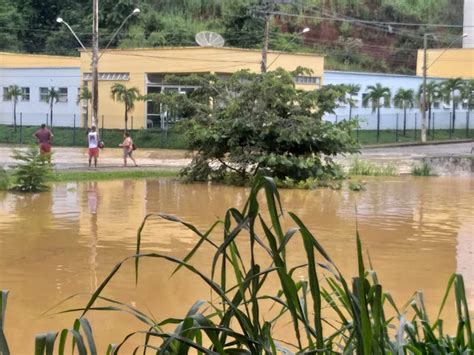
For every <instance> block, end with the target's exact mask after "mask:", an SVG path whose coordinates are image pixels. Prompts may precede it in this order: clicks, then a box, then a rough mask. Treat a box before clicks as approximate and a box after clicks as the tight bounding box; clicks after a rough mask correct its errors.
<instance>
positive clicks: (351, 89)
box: [346, 84, 360, 121]
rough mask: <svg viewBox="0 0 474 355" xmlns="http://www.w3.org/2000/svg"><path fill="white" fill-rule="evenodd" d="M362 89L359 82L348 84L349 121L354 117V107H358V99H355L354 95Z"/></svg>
mask: <svg viewBox="0 0 474 355" xmlns="http://www.w3.org/2000/svg"><path fill="white" fill-rule="evenodd" d="M359 91H360V85H358V84H348V85H346V93H347V95H349V99H347V103H348V104H349V121H350V120H351V118H352V108H353V107H356V103H357V101H356V100H354V96H357V95H358V94H359Z"/></svg>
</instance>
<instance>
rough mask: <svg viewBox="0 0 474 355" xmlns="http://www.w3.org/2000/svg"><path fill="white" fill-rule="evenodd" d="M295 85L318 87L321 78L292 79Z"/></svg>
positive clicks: (300, 77) (298, 77)
mask: <svg viewBox="0 0 474 355" xmlns="http://www.w3.org/2000/svg"><path fill="white" fill-rule="evenodd" d="M294 82H295V84H302V85H318V86H319V84H320V83H321V78H320V77H317V76H302V75H300V76H297V77H295V78H294Z"/></svg>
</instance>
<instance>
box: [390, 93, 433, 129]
mask: <svg viewBox="0 0 474 355" xmlns="http://www.w3.org/2000/svg"><path fill="white" fill-rule="evenodd" d="M393 103H394V104H395V107H397V108H401V109H402V110H403V134H404V135H405V134H406V130H407V109H410V108H413V107H414V106H415V92H414V91H413V90H412V89H404V88H400V89H398V91H397V93H396V94H395V96H394V97H393ZM428 127H429V124H428Z"/></svg>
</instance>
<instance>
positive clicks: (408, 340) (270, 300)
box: [0, 176, 474, 355]
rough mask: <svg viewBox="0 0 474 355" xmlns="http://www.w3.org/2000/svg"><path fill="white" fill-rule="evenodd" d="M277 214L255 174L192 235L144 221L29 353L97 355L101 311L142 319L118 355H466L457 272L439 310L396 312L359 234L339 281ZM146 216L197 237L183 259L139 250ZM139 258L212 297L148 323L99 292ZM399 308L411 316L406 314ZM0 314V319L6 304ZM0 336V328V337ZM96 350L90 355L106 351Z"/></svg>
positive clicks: (466, 321) (114, 348) (415, 305)
mask: <svg viewBox="0 0 474 355" xmlns="http://www.w3.org/2000/svg"><path fill="white" fill-rule="evenodd" d="M260 195H263V196H260ZM260 197H262V198H260ZM263 204H265V207H263V208H262V207H261V205H263ZM283 215H284V213H283V207H282V206H281V202H280V195H279V192H278V190H277V189H276V185H275V182H274V181H273V180H272V179H271V178H268V177H264V176H258V177H256V179H255V181H254V183H253V185H252V188H251V190H250V194H249V198H248V200H247V202H246V204H245V206H244V207H243V208H242V209H241V210H237V209H236V208H230V209H229V210H227V212H226V214H225V217H224V219H223V220H219V221H216V222H215V223H214V224H213V225H212V226H210V228H209V229H208V230H206V231H199V230H198V229H197V228H196V227H195V226H193V225H192V224H189V223H187V222H185V221H183V220H181V219H179V218H178V217H175V216H171V215H166V214H156V215H149V216H147V217H146V218H145V220H144V221H143V223H142V225H141V227H140V228H139V230H138V233H137V240H136V253H135V254H134V255H131V256H130V257H128V258H126V259H124V260H122V261H120V262H119V263H118V264H116V266H115V267H114V268H113V270H112V271H111V272H110V273H109V275H108V276H107V277H106V278H105V279H104V280H103V281H102V283H101V284H100V285H99V287H98V288H97V290H96V291H95V292H94V293H93V294H92V295H91V298H90V299H89V301H88V303H87V304H86V305H85V307H83V308H79V309H70V310H65V311H64V312H79V313H80V317H79V318H78V319H76V321H75V322H74V325H73V327H72V328H66V329H64V330H62V331H61V332H50V333H45V334H39V335H38V336H37V337H36V339H35V340H36V341H35V345H36V352H35V354H38V355H39V354H44V353H45V352H46V353H47V354H50V353H51V354H52V352H48V351H47V350H46V349H53V347H54V345H55V344H56V345H59V349H58V350H59V352H58V353H59V354H64V346H65V344H66V342H67V341H68V340H67V339H68V337H69V341H68V342H71V341H72V343H73V346H74V345H75V346H76V349H77V352H78V353H79V354H80V355H82V354H84V355H85V354H87V353H90V354H97V353H98V350H97V348H96V344H95V340H94V335H93V331H92V329H91V325H90V323H89V322H88V321H87V319H86V318H85V316H86V315H88V314H90V313H91V312H101V311H102V312H110V311H115V312H123V313H126V314H128V315H129V316H130V315H131V316H132V317H134V318H135V319H138V320H139V321H140V322H141V323H142V328H141V329H139V330H137V331H136V332H132V333H130V334H128V335H127V336H125V337H124V338H123V340H122V341H120V339H117V341H118V342H117V343H115V345H110V346H109V348H108V350H107V354H119V353H120V354H122V353H121V352H120V349H121V348H122V347H123V345H124V344H125V343H128V342H129V341H130V339H131V338H132V337H133V339H134V340H135V341H139V339H141V341H142V343H141V345H140V346H138V347H137V348H135V351H138V353H143V350H147V351H148V352H147V353H153V354H183V355H184V354H189V353H196V352H197V353H205V354H249V355H250V354H277V353H294V352H297V353H300V354H303V353H306V354H361V355H372V354H375V355H379V354H380V355H381V354H420V355H424V354H471V353H472V351H471V350H472V349H473V348H474V333H473V332H472V327H471V320H470V314H469V309H468V302H467V296H466V291H465V287H464V281H463V278H462V276H461V275H460V274H453V275H452V276H451V277H450V278H449V280H447V287H446V291H445V294H444V297H443V299H442V300H441V302H440V307H439V311H438V312H437V313H436V314H435V315H430V316H432V317H429V315H428V313H427V310H426V308H425V306H424V300H423V294H422V293H421V292H416V293H415V294H414V296H412V297H411V298H410V299H409V300H408V302H406V303H404V304H405V306H403V307H401V308H399V307H398V306H397V304H396V302H395V300H394V299H393V298H392V296H391V294H390V293H389V292H388V291H387V290H385V289H384V288H383V286H382V284H381V283H380V282H379V280H378V277H377V274H376V272H375V271H374V270H373V269H372V266H371V263H370V262H369V263H366V261H365V258H364V257H363V252H362V250H363V249H362V242H361V238H360V236H359V234H358V233H356V235H355V238H354V242H355V243H354V248H355V249H356V252H357V261H356V263H357V270H358V271H357V272H356V275H355V277H353V278H346V277H345V276H344V275H342V273H341V272H340V271H339V269H338V266H337V265H336V264H335V263H334V262H333V260H332V259H331V257H330V255H329V254H328V253H327V252H326V250H325V249H324V247H323V246H322V245H321V244H320V243H319V241H318V239H317V238H316V237H315V236H314V235H313V234H312V233H311V231H310V230H308V229H307V227H306V226H305V224H304V223H303V221H301V220H300V219H299V218H298V217H297V216H296V215H295V214H293V213H291V212H288V213H287V215H288V219H286V221H287V222H290V221H291V222H292V224H293V225H294V226H293V227H291V228H289V229H288V230H286V231H285V230H284V229H283V226H282V224H281V223H282V218H283ZM151 218H157V219H164V220H166V221H168V222H172V223H177V224H178V226H179V227H180V228H183V227H184V228H187V229H189V230H190V231H192V232H193V233H194V234H195V235H196V240H197V242H196V244H195V246H194V247H193V248H192V249H191V250H190V251H189V253H188V254H187V255H186V256H185V257H184V258H183V259H179V258H175V257H173V256H170V255H169V254H160V253H154V252H142V250H141V232H142V230H143V228H144V226H145V224H146V222H147V220H148V219H151ZM285 224H286V223H285ZM217 226H219V228H216V227H217ZM296 239H299V241H295V240H296ZM238 240H242V242H238ZM294 243H297V245H298V246H299V247H301V248H303V250H304V253H305V257H304V258H302V259H300V260H297V261H296V264H295V263H291V262H290V260H287V258H286V254H287V249H288V247H289V246H290V245H292V244H294ZM203 244H205V247H206V248H212V249H213V250H215V254H214V256H213V257H212V262H211V263H210V264H211V265H210V267H209V270H205V271H204V270H198V269H197V268H195V267H194V266H193V264H192V263H193V258H194V257H195V255H196V253H197V252H198V250H199V249H200V248H201V247H202V246H203ZM142 259H146V260H149V262H147V263H146V266H147V267H151V266H152V264H151V263H150V262H151V261H152V260H164V261H167V262H169V263H171V264H173V265H174V266H175V270H174V272H173V274H172V275H174V274H175V273H177V272H188V273H191V274H193V275H194V276H196V277H197V278H196V280H199V282H201V283H202V284H203V287H206V288H208V289H209V291H210V292H211V293H212V297H211V300H210V301H209V302H205V301H196V302H195V303H194V304H193V305H191V306H190V308H189V311H188V312H187V313H186V314H185V315H184V316H183V317H182V318H170V319H164V320H156V319H155V318H154V317H153V315H149V314H147V313H146V312H143V311H140V310H139V309H137V308H136V307H134V306H130V304H129V302H127V301H125V302H121V301H120V300H111V299H108V298H106V297H104V296H102V294H103V293H105V292H106V291H105V290H106V288H107V287H108V284H109V282H110V281H111V280H113V279H114V277H116V275H117V273H119V271H120V270H121V268H122V266H124V265H125V264H126V263H130V262H132V263H133V264H134V266H135V278H136V282H139V276H140V275H139V271H140V268H141V267H143V266H140V265H141V264H140V262H141V261H142ZM366 264H368V265H370V268H368V267H366ZM157 272H160V271H159V270H157ZM300 275H305V277H304V278H301V277H300ZM269 279H272V281H276V282H277V286H276V287H272V288H269V287H268V286H267V285H266V283H267V281H268V280H269ZM140 281H141V282H148V280H141V279H140ZM196 282H198V281H196ZM163 287H166V284H164V285H163ZM400 287H403V285H402V284H401V285H400ZM451 293H453V294H454V298H455V301H456V302H455V303H452V309H451V311H452V313H453V314H452V317H453V318H455V319H457V320H458V324H457V331H456V332H455V333H454V334H449V333H446V331H445V328H444V327H443V319H442V318H441V315H442V314H443V311H444V309H445V308H446V304H447V302H446V301H447V299H448V296H449V295H450V294H451ZM6 294H7V292H6V291H5V292H3V293H2V295H5V297H6ZM70 298H71V297H70ZM70 298H69V299H70ZM96 302H100V305H96ZM158 302H159V300H158ZM407 311H410V313H411V314H410V315H407ZM2 313H3V315H4V314H5V307H2ZM59 313H63V311H60V312H59ZM392 315H393V316H392ZM283 326H286V329H285V338H284V339H281V340H280V339H278V338H275V334H274V329H281V327H283ZM3 330H4V329H3V325H2V323H0V336H1V335H3V334H4V332H3ZM144 335H145V336H144ZM71 339H72V340H71ZM1 340H2V339H1V337H0V353H1V352H2V351H3V353H8V350H7V349H8V346H7V344H6V341H4V342H2V341H1ZM104 350H105V349H104ZM104 350H102V351H100V352H99V353H105V351H104ZM134 353H135V352H134Z"/></svg>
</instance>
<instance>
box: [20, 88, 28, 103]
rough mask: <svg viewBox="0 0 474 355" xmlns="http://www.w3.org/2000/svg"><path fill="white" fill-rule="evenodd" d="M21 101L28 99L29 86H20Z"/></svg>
mask: <svg viewBox="0 0 474 355" xmlns="http://www.w3.org/2000/svg"><path fill="white" fill-rule="evenodd" d="M21 101H30V88H21Z"/></svg>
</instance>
